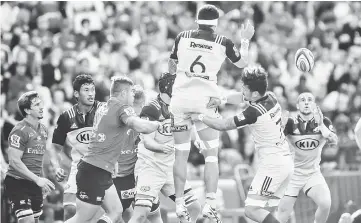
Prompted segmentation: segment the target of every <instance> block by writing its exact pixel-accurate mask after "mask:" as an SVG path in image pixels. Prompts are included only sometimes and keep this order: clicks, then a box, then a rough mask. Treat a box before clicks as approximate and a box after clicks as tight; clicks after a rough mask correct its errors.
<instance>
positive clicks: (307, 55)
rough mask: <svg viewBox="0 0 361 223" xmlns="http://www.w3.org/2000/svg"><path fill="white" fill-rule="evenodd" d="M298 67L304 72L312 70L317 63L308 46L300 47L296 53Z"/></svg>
mask: <svg viewBox="0 0 361 223" xmlns="http://www.w3.org/2000/svg"><path fill="white" fill-rule="evenodd" d="M295 63H296V67H297V68H298V69H299V70H300V71H302V72H310V71H311V70H312V68H313V65H315V59H314V56H313V54H312V52H311V51H310V50H309V49H307V48H300V49H298V50H297V52H296V54H295Z"/></svg>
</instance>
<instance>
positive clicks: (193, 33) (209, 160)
mask: <svg viewBox="0 0 361 223" xmlns="http://www.w3.org/2000/svg"><path fill="white" fill-rule="evenodd" d="M218 18H219V12H218V9H217V8H216V7H215V6H213V5H204V6H202V7H201V8H200V10H199V11H198V14H197V20H196V22H197V24H198V29H197V30H188V31H184V32H181V33H180V34H178V36H177V37H176V39H175V42H174V46H173V50H172V53H171V55H170V59H169V72H170V73H171V74H174V73H176V74H177V77H176V79H175V82H174V86H173V96H172V99H171V102H170V110H171V112H172V115H173V121H172V125H173V126H172V132H173V136H174V142H175V148H176V154H175V156H176V159H175V164H174V182H175V193H176V213H177V216H178V217H179V218H186V219H189V213H188V212H187V209H186V206H185V201H184V194H183V192H184V185H185V181H186V178H187V176H186V175H187V160H188V156H189V151H190V142H191V129H192V125H193V123H192V120H191V119H190V113H192V112H198V113H205V114H207V115H209V116H210V117H214V118H217V117H219V114H218V112H217V108H213V107H209V106H208V107H207V104H208V103H212V101H214V100H220V91H219V89H218V86H217V73H218V71H219V69H220V67H221V65H222V63H223V62H224V60H225V58H228V59H229V60H230V61H231V62H232V63H233V64H235V65H236V66H237V67H239V68H243V67H245V66H246V65H247V62H248V60H247V57H248V47H249V41H250V39H251V38H252V36H253V34H254V27H253V26H252V25H250V23H249V22H248V23H247V25H246V26H244V25H242V28H241V38H242V39H241V51H240V52H239V51H238V49H237V47H236V46H235V45H234V43H233V42H232V40H230V39H228V38H227V37H225V36H222V35H218V34H216V33H215V30H216V28H217V24H218ZM194 124H195V126H196V129H197V131H198V134H199V137H200V139H201V140H202V141H203V143H204V145H205V146H206V150H205V151H204V153H203V154H204V156H205V163H206V164H205V171H204V176H205V184H206V191H207V193H206V202H205V205H204V208H203V211H202V212H203V215H204V216H205V217H208V218H213V219H215V220H216V221H217V222H219V221H220V219H219V218H218V216H217V212H216V209H215V208H216V191H217V185H218V175H219V170H218V151H217V150H218V147H219V133H218V131H215V130H213V129H210V128H208V127H207V126H205V125H203V124H202V123H201V122H199V121H196V123H194Z"/></svg>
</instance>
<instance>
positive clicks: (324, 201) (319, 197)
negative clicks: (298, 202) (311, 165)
mask: <svg viewBox="0 0 361 223" xmlns="http://www.w3.org/2000/svg"><path fill="white" fill-rule="evenodd" d="M307 196H308V197H310V198H311V199H312V200H313V201H314V202H315V203H316V205H317V210H316V213H315V222H314V223H326V221H327V218H328V215H329V213H330V208H331V193H330V189H329V188H328V185H327V184H319V185H316V186H314V187H312V188H311V189H310V190H309V191H308V193H307Z"/></svg>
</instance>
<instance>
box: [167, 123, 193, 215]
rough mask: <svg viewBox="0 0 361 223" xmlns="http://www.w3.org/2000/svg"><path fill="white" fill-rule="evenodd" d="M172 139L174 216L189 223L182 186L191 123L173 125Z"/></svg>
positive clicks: (185, 171) (185, 170)
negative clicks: (173, 147)
mask: <svg viewBox="0 0 361 223" xmlns="http://www.w3.org/2000/svg"><path fill="white" fill-rule="evenodd" d="M174 122H175V121H174ZM173 125H174V126H173V127H172V128H173V129H172V131H173V137H174V145H175V162H174V166H173V174H174V187H175V196H176V199H175V203H176V214H177V216H178V217H179V218H180V219H181V220H183V219H184V220H185V221H187V222H191V218H190V215H189V212H188V210H187V208H186V206H185V200H184V186H185V182H186V180H187V161H188V156H189V151H190V146H191V142H190V141H191V128H192V123H191V121H190V120H186V121H183V122H179V123H176V122H175V123H173Z"/></svg>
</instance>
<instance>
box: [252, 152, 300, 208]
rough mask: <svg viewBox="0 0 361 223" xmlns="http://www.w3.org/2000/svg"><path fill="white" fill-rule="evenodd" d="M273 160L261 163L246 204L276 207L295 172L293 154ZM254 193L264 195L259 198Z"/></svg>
mask: <svg viewBox="0 0 361 223" xmlns="http://www.w3.org/2000/svg"><path fill="white" fill-rule="evenodd" d="M272 160H273V161H272V162H263V163H260V164H259V166H258V169H257V172H256V175H255V177H254V178H253V181H252V183H251V186H250V188H249V191H248V195H247V199H246V201H245V206H257V207H276V206H278V204H279V201H280V198H282V197H283V195H284V193H285V191H286V188H287V185H288V183H289V181H290V179H291V176H292V174H293V169H294V164H293V159H292V156H291V155H287V156H276V157H274V158H273V159H272ZM252 195H258V196H262V197H263V199H262V200H261V199H257V198H254V197H252Z"/></svg>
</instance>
